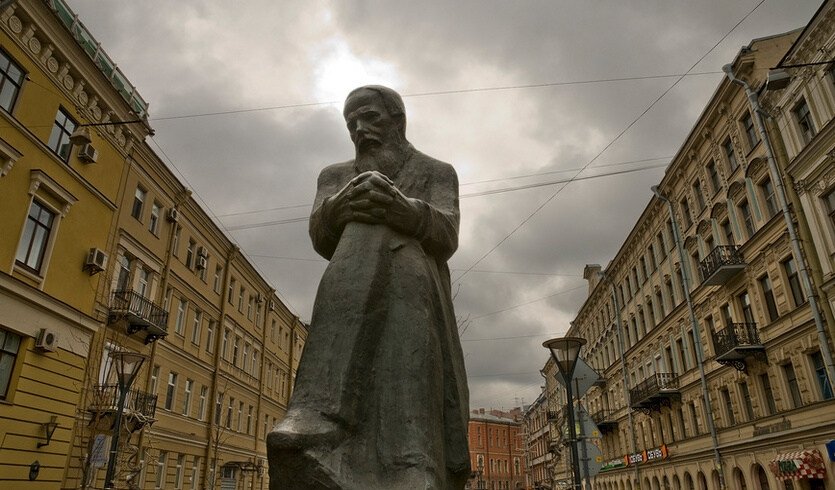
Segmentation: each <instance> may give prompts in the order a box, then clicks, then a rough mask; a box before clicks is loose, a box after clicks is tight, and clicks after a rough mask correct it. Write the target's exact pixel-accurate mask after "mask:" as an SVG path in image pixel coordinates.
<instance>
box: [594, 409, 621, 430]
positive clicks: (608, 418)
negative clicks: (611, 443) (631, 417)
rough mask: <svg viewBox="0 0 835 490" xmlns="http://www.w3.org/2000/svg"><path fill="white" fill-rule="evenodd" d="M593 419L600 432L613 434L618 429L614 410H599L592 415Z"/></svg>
mask: <svg viewBox="0 0 835 490" xmlns="http://www.w3.org/2000/svg"><path fill="white" fill-rule="evenodd" d="M591 419H592V421H593V422H594V423H595V425H597V428H598V429H600V432H612V431H615V430H617V429H618V422H617V420H616V419H615V413H614V412H613V411H612V410H598V411H596V412H594V413H593V414H591Z"/></svg>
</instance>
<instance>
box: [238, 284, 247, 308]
mask: <svg viewBox="0 0 835 490" xmlns="http://www.w3.org/2000/svg"><path fill="white" fill-rule="evenodd" d="M245 291H246V289H244V287H243V286H241V289H239V290H238V311H239V312H241V313H243V311H244V292H245Z"/></svg>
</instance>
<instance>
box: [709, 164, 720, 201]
mask: <svg viewBox="0 0 835 490" xmlns="http://www.w3.org/2000/svg"><path fill="white" fill-rule="evenodd" d="M707 176H708V179H710V192H712V193H713V194H716V193H717V192H719V188H720V184H719V172H718V171H717V170H716V162H714V161H713V160H711V161H710V163H708V164H707Z"/></svg>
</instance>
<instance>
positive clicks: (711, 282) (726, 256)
mask: <svg viewBox="0 0 835 490" xmlns="http://www.w3.org/2000/svg"><path fill="white" fill-rule="evenodd" d="M747 265H748V264H746V263H745V261H744V260H742V254H741V253H739V246H738V245H719V246H717V247H715V248H714V249H713V250H711V251H710V253H709V254H708V255H707V257H705V258H704V260H702V261H701V263H700V264H699V271H700V272H701V275H702V277H703V278H704V283H703V284H705V285H708V286H723V285H725V284H727V282H728V281H730V280H731V279H732V278H733V277H734V276H735V275H737V274H738V273H739V272H740V271H741V270H743V269H745V267H746V266H747Z"/></svg>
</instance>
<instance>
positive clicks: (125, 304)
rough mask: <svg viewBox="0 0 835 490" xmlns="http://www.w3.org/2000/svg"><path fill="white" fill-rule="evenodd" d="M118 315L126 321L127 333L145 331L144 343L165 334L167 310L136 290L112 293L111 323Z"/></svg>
mask: <svg viewBox="0 0 835 490" xmlns="http://www.w3.org/2000/svg"><path fill="white" fill-rule="evenodd" d="M120 317H124V318H126V319H127V321H128V334H133V333H136V332H137V331H139V330H145V331H146V333H147V337H146V339H145V343H146V344H147V343H149V342H153V341H154V340H156V339H158V338H159V337H164V336H165V335H167V329H168V327H167V323H168V312H167V311H165V310H164V309H162V308H161V307H160V306H158V305H157V304H156V303H154V302H153V301H151V300H150V299H148V298H146V297H144V296H142V295H141V294H139V293H137V292H136V291H131V290H123V291H115V292H114V293H113V297H112V299H111V301H110V318H111V323H112V322H114V321H117V320H118V319H119V318H120ZM149 339H150V340H149Z"/></svg>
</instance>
